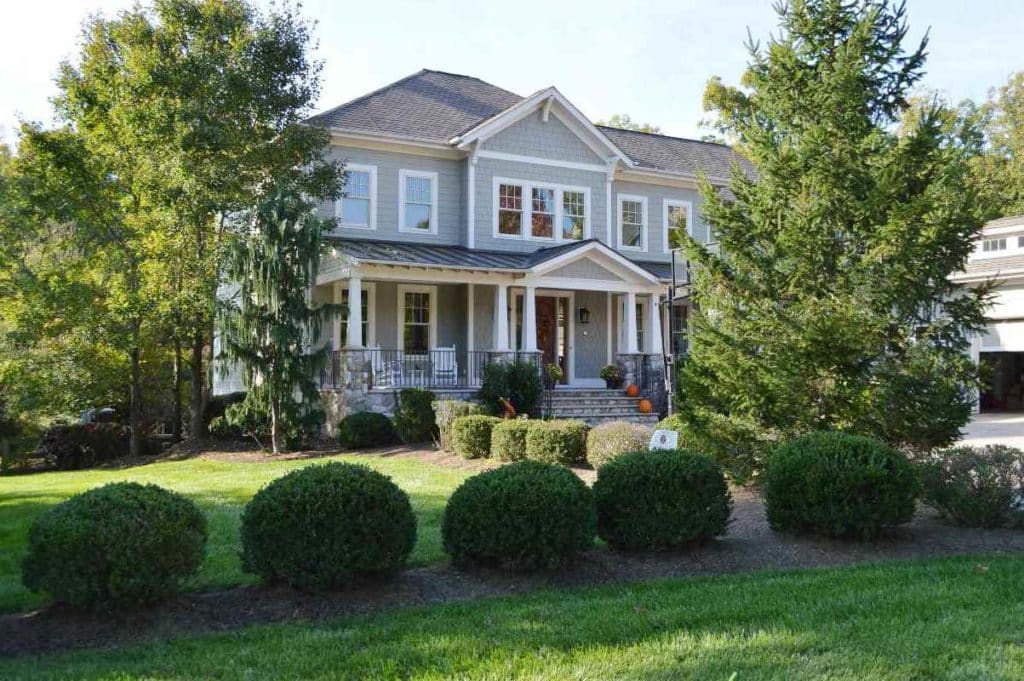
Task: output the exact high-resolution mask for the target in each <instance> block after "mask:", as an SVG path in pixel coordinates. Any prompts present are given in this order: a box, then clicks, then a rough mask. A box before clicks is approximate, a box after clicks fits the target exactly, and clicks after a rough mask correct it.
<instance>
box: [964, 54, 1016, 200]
mask: <svg viewBox="0 0 1024 681" xmlns="http://www.w3.org/2000/svg"><path fill="white" fill-rule="evenodd" d="M967 106H968V111H967V114H968V115H970V114H972V113H973V112H972V111H970V110H969V107H970V105H969V104H968V105H967ZM976 115H977V116H979V117H980V118H981V120H982V129H983V130H984V133H985V141H986V143H987V146H986V148H985V153H984V154H982V155H980V156H978V157H976V158H974V159H972V168H973V170H974V172H975V175H976V176H977V178H978V180H979V182H980V183H981V184H982V187H983V190H984V191H985V192H986V193H987V194H988V195H990V196H991V198H992V203H993V205H994V214H995V215H997V216H1005V215H1020V214H1022V213H1024V71H1017V72H1015V73H1013V74H1011V75H1010V77H1009V79H1008V80H1007V81H1006V84H1005V85H1002V86H1000V87H998V88H995V89H993V90H992V91H991V92H990V93H989V98H988V101H986V102H985V103H983V104H982V105H981V106H980V107H978V109H977V114H976Z"/></svg>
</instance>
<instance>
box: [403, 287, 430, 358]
mask: <svg viewBox="0 0 1024 681" xmlns="http://www.w3.org/2000/svg"><path fill="white" fill-rule="evenodd" d="M406 293H428V294H430V325H429V331H428V339H427V349H428V350H433V349H434V348H436V347H437V287H436V286H422V285H415V286H414V285H411V284H399V285H398V305H397V307H398V332H397V334H398V338H397V345H396V347H397V348H398V349H399V350H402V351H403V352H404V351H405V294H406Z"/></svg>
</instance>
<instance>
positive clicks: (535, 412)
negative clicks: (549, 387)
mask: <svg viewBox="0 0 1024 681" xmlns="http://www.w3.org/2000/svg"><path fill="white" fill-rule="evenodd" d="M543 392H544V386H543V383H542V382H541V379H540V374H539V372H538V371H537V365H536V364H533V363H532V362H523V361H520V360H518V359H517V360H514V361H512V362H494V363H493V364H488V365H486V366H484V371H483V381H482V385H481V387H480V400H481V401H482V402H483V403H484V406H486V407H487V409H488V410H489V411H490V413H492V414H495V415H498V416H500V415H501V414H503V413H504V408H503V407H502V406H501V402H500V400H502V399H506V400H508V401H509V402H511V403H512V406H513V407H515V410H516V413H517V414H520V415H527V416H530V417H531V418H536V417H539V416H540V400H541V395H542V394H543Z"/></svg>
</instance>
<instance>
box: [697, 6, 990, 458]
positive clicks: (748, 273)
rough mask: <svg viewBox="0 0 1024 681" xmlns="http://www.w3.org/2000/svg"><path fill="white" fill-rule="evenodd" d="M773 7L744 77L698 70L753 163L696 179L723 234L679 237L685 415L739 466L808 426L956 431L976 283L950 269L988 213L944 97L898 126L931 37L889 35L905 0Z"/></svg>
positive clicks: (900, 25) (903, 435) (907, 441)
mask: <svg viewBox="0 0 1024 681" xmlns="http://www.w3.org/2000/svg"><path fill="white" fill-rule="evenodd" d="M776 9H777V11H778V14H779V17H780V28H781V30H780V32H779V34H778V36H777V37H774V38H772V39H771V40H770V41H769V42H768V44H767V46H766V48H762V47H761V46H760V45H758V44H754V43H751V44H750V45H749V50H750V55H751V61H750V64H749V67H748V69H747V71H746V73H745V74H744V76H743V80H742V87H741V88H735V87H726V86H725V85H723V84H722V83H721V82H720V81H719V80H718V79H713V80H712V81H710V82H709V84H708V87H707V91H706V93H705V107H706V108H707V109H708V110H709V111H712V112H714V114H716V115H717V117H718V121H719V124H720V125H721V127H722V129H723V130H724V131H725V132H726V133H727V134H728V136H729V138H730V139H732V140H735V142H736V145H737V149H738V151H739V152H740V153H741V154H742V156H744V157H745V158H746V159H748V160H749V161H750V163H751V165H752V168H748V169H744V168H740V167H739V166H737V167H736V168H734V170H733V173H732V177H731V181H730V184H729V191H728V192H722V191H718V190H716V189H715V188H713V187H712V186H711V185H710V183H708V182H706V181H704V182H702V186H701V194H702V197H703V199H704V215H705V217H706V219H707V220H708V222H709V223H710V224H711V226H712V228H713V232H714V234H715V236H716V240H717V242H718V247H717V248H714V249H709V248H706V247H704V246H702V245H700V244H697V243H696V242H694V241H693V240H691V239H688V238H687V239H686V244H685V248H686V252H687V255H688V257H689V258H690V260H691V263H692V268H693V272H694V274H693V278H694V280H693V286H692V296H693V300H694V301H695V302H696V303H697V305H698V308H699V309H698V310H697V311H696V314H695V315H693V317H692V327H691V328H692V331H691V341H692V342H691V353H690V355H689V357H688V358H687V360H686V362H685V365H684V366H683V368H682V371H681V374H682V380H681V384H682V385H681V390H682V393H681V396H680V399H681V404H680V412H681V414H682V416H683V418H684V419H685V421H686V422H687V424H688V426H689V428H690V429H691V430H692V436H693V437H694V438H697V439H698V440H701V441H703V442H704V443H705V444H707V445H708V446H709V447H710V448H711V449H713V450H714V451H715V452H716V453H717V454H718V455H719V456H720V457H722V458H723V459H724V460H725V462H726V463H727V465H728V466H729V467H730V468H731V470H732V472H733V473H734V474H735V475H737V476H740V477H742V476H746V475H750V474H752V473H756V472H757V470H758V468H759V466H760V462H761V460H762V456H763V454H764V453H765V452H766V451H767V449H768V448H769V447H771V446H772V444H773V443H775V442H778V441H780V440H783V439H786V438H789V437H792V436H794V435H797V434H800V433H804V432H807V431H812V430H817V429H827V428H838V429H844V430H849V431H852V432H856V433H867V434H872V435H877V436H881V437H883V438H885V439H886V440H887V441H889V442H891V443H893V444H896V445H899V446H902V447H908V448H930V447H933V446H938V445H943V444H948V443H949V442H951V441H952V440H954V439H955V438H956V437H958V434H959V428H960V427H961V426H963V425H964V424H965V423H966V421H967V419H968V418H969V413H970V406H971V403H972V399H973V389H974V388H975V386H976V381H977V371H976V368H975V367H974V366H973V364H972V363H971V361H970V359H969V358H968V357H967V355H966V354H965V352H966V349H967V347H968V342H969V341H968V335H969V334H970V333H971V332H972V331H975V330H978V329H980V328H981V326H982V324H983V308H984V302H985V300H986V298H987V296H988V291H987V290H986V289H985V288H984V287H983V288H981V289H978V290H960V289H958V288H957V287H956V286H954V285H953V284H952V283H951V282H950V281H949V278H948V276H949V274H950V273H951V272H954V271H957V270H959V269H961V268H962V266H963V264H964V262H965V261H966V259H967V256H968V254H969V253H970V252H971V250H972V248H973V243H972V242H973V239H974V237H975V236H976V234H977V233H978V230H979V228H980V225H981V222H982V212H983V209H982V207H981V203H982V202H980V201H979V199H978V196H977V190H976V187H975V186H974V185H973V184H972V182H971V181H970V176H969V169H968V164H967V160H966V157H967V156H968V152H967V151H965V149H964V146H963V145H962V144H959V143H958V142H957V140H955V139H953V138H952V136H951V135H950V134H949V131H948V128H949V126H944V125H943V120H944V119H945V118H946V113H945V112H944V111H942V110H941V107H938V106H934V107H931V108H929V109H928V110H927V111H925V112H923V113H922V114H921V115H918V116H917V117H916V118H917V120H916V121H914V122H913V123H912V124H911V125H910V128H909V129H906V128H904V129H903V130H902V131H901V130H900V125H899V124H900V121H901V118H902V116H903V114H904V112H905V111H906V110H907V107H908V101H907V93H908V92H909V91H910V88H912V87H913V86H914V84H915V83H917V82H918V80H919V79H920V78H921V75H922V66H923V64H924V61H925V47H926V40H923V41H922V42H921V44H920V45H918V46H917V47H916V49H914V50H913V51H910V52H907V51H905V50H904V48H903V47H902V43H903V41H904V38H905V37H906V33H907V25H906V21H905V11H904V6H903V4H902V3H899V4H894V3H891V2H888V1H886V0H878V1H867V0H856V1H854V0H794V1H793V2H791V3H781V4H779V5H777V7H776Z"/></svg>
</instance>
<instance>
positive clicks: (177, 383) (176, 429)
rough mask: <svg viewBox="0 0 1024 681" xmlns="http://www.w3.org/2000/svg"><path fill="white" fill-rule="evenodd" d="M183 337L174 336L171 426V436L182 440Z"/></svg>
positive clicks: (176, 439)
mask: <svg viewBox="0 0 1024 681" xmlns="http://www.w3.org/2000/svg"><path fill="white" fill-rule="evenodd" d="M181 380H182V377H181V339H180V338H178V337H177V336H175V337H174V424H173V425H172V426H171V437H172V438H173V440H174V441H175V442H181V421H182V413H181V411H182V410H181Z"/></svg>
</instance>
